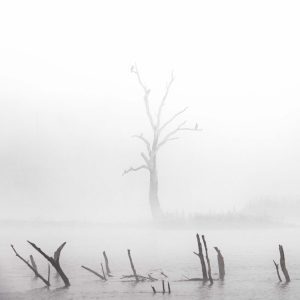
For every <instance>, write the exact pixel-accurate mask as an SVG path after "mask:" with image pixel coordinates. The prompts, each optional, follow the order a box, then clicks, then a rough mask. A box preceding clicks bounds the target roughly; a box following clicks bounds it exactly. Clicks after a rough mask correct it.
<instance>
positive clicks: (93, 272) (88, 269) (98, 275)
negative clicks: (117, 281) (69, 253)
mask: <svg viewBox="0 0 300 300" xmlns="http://www.w3.org/2000/svg"><path fill="white" fill-rule="evenodd" d="M81 268H83V269H85V270H87V271H89V272H91V273H92V274H94V275H96V276H97V277H99V278H101V279H102V280H106V279H105V277H103V276H102V275H100V274H99V273H98V272H96V271H94V270H92V269H90V268H88V267H85V266H81Z"/></svg>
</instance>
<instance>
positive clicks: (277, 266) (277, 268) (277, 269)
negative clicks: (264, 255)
mask: <svg viewBox="0 0 300 300" xmlns="http://www.w3.org/2000/svg"><path fill="white" fill-rule="evenodd" d="M273 263H274V265H275V268H276V273H277V277H278V280H279V281H280V282H282V280H281V277H280V274H279V265H278V264H277V263H276V262H275V260H273Z"/></svg>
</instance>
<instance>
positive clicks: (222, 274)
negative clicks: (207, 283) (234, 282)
mask: <svg viewBox="0 0 300 300" xmlns="http://www.w3.org/2000/svg"><path fill="white" fill-rule="evenodd" d="M215 250H216V251H217V253H218V267H219V278H220V279H221V280H224V277H225V264H224V258H223V255H222V254H221V251H220V250H219V248H218V247H215Z"/></svg>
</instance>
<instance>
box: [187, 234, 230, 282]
mask: <svg viewBox="0 0 300 300" xmlns="http://www.w3.org/2000/svg"><path fill="white" fill-rule="evenodd" d="M196 238H197V244H198V253H197V252H194V254H195V255H197V256H198V257H199V259H200V264H201V269H202V278H187V277H186V276H185V277H186V278H187V280H188V281H203V282H207V281H209V282H210V284H213V282H214V279H213V278H212V275H211V266H210V260H209V256H208V249H207V243H206V240H205V236H204V235H202V242H203V245H204V249H205V259H206V264H207V268H206V264H205V259H204V254H203V248H202V243H201V240H200V236H199V234H198V233H197V235H196ZM214 249H215V250H216V252H217V258H218V266H219V279H220V280H224V277H225V264H224V257H223V256H222V254H221V251H220V250H219V248H218V247H214Z"/></svg>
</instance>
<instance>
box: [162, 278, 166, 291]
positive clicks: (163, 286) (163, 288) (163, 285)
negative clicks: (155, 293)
mask: <svg viewBox="0 0 300 300" xmlns="http://www.w3.org/2000/svg"><path fill="white" fill-rule="evenodd" d="M162 292H163V294H164V293H165V292H166V290H165V281H164V280H163V281H162Z"/></svg>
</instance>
